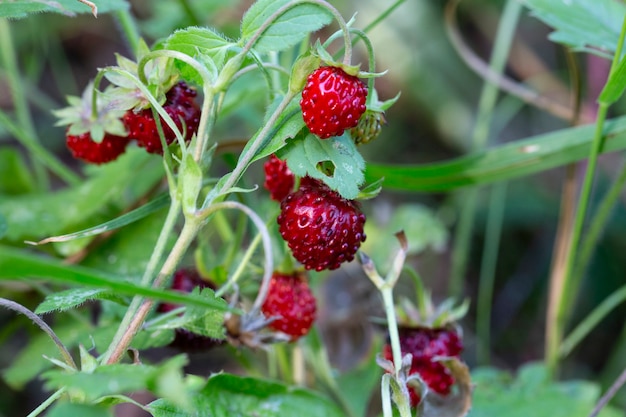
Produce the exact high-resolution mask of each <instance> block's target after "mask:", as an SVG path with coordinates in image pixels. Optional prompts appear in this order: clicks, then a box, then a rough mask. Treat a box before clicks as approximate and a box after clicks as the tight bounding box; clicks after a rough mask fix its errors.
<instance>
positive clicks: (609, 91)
mask: <svg viewBox="0 0 626 417" xmlns="http://www.w3.org/2000/svg"><path fill="white" fill-rule="evenodd" d="M625 89H626V59H624V58H622V60H621V61H620V63H619V65H618V66H617V68H616V69H615V72H613V74H611V76H610V77H609V80H608V81H607V83H606V84H605V85H604V88H602V92H601V93H600V95H599V96H598V103H600V104H606V105H611V104H613V103H615V102H616V101H617V100H619V98H620V97H621V96H622V94H624V90H625Z"/></svg>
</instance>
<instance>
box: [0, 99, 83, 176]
mask: <svg viewBox="0 0 626 417" xmlns="http://www.w3.org/2000/svg"><path fill="white" fill-rule="evenodd" d="M0 124H1V125H3V126H4V127H5V128H6V129H7V131H8V132H9V133H10V134H11V135H13V137H14V138H15V139H17V140H18V141H19V142H20V143H21V144H22V145H23V146H24V147H25V148H26V149H27V150H28V151H29V152H30V154H31V155H32V156H33V157H34V158H35V160H37V161H38V162H39V163H40V164H41V165H43V166H45V167H47V168H48V169H49V170H50V171H51V172H52V173H53V174H55V175H56V176H58V177H59V178H61V179H62V180H63V181H65V182H66V183H67V184H69V185H78V184H80V183H81V182H82V180H81V178H80V177H79V176H78V175H76V173H74V171H72V170H71V169H69V168H68V167H67V166H66V165H65V164H64V163H63V162H61V161H60V160H59V159H57V157H56V156H54V154H52V153H51V152H49V151H48V150H47V149H46V148H44V147H43V146H42V145H41V143H39V141H38V140H37V139H36V137H35V136H32V135H31V134H30V133H29V132H28V131H26V130H24V129H22V128H21V127H20V126H18V125H16V124H15V123H14V122H13V121H12V120H11V119H10V118H9V116H7V114H6V113H4V112H3V111H1V110H0Z"/></svg>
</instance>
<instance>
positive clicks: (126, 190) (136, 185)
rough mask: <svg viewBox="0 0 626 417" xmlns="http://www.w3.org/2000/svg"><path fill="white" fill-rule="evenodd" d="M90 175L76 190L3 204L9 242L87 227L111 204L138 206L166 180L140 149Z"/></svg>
mask: <svg viewBox="0 0 626 417" xmlns="http://www.w3.org/2000/svg"><path fill="white" fill-rule="evenodd" d="M90 171H91V172H92V173H93V174H92V175H91V176H90V178H89V179H87V180H85V181H84V182H82V183H81V184H80V185H78V186H76V187H73V188H66V189H63V190H60V191H58V192H55V193H46V194H28V195H23V196H18V197H15V198H11V199H10V200H5V201H2V202H0V214H1V215H3V216H4V217H5V218H6V220H7V222H8V224H9V228H8V231H7V234H6V237H5V238H6V239H8V240H10V241H18V240H20V239H24V238H26V239H30V240H39V239H40V238H43V237H47V236H51V235H56V234H59V232H63V231H66V230H68V229H71V228H72V227H76V226H77V225H80V224H81V223H82V224H84V223H85V222H86V221H88V220H89V219H90V218H92V217H93V216H95V215H96V214H98V213H101V212H102V211H103V210H105V209H107V206H108V205H110V204H111V203H117V204H119V202H123V201H125V200H127V199H130V200H131V201H132V202H134V201H135V200H136V199H137V198H139V196H142V195H144V194H145V193H146V192H147V191H148V190H150V189H151V188H152V187H153V186H154V185H155V184H156V183H157V182H158V181H159V180H160V179H161V178H162V176H163V164H162V162H161V161H160V160H159V159H158V158H151V157H150V155H148V154H146V152H145V151H142V150H140V149H137V150H135V151H131V150H129V152H127V153H126V154H125V155H123V156H122V157H121V158H119V159H118V160H116V161H114V162H111V163H109V164H107V165H105V166H102V167H97V168H90ZM137 172H141V175H137Z"/></svg>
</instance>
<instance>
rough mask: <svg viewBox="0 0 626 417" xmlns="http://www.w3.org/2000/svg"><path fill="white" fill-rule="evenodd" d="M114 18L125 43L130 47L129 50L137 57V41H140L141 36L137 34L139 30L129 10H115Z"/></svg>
mask: <svg viewBox="0 0 626 417" xmlns="http://www.w3.org/2000/svg"><path fill="white" fill-rule="evenodd" d="M114 16H115V18H116V20H117V22H118V24H119V25H120V28H121V29H122V32H123V33H124V37H125V38H126V41H128V45H129V46H130V50H131V51H132V52H133V54H134V55H135V56H137V51H139V40H140V39H141V35H140V34H139V28H138V27H137V23H136V22H135V19H134V18H133V16H132V15H131V13H130V10H129V9H122V10H116V11H115V12H114Z"/></svg>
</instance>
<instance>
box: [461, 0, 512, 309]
mask: <svg viewBox="0 0 626 417" xmlns="http://www.w3.org/2000/svg"><path fill="white" fill-rule="evenodd" d="M453 1H456V0H453ZM521 10H522V4H521V3H520V2H518V1H516V0H508V1H507V2H506V5H505V6H504V10H503V12H502V18H501V20H500V24H499V25H498V32H497V35H496V41H495V44H494V48H493V53H492V55H491V60H490V62H489V68H490V70H491V71H492V72H494V73H497V74H502V72H503V70H504V66H505V64H506V60H507V57H508V55H509V50H510V48H511V43H512V40H513V36H514V35H515V30H516V28H517V22H518V20H519V16H520V15H521ZM497 97H498V87H497V85H496V84H494V83H492V82H491V81H488V80H486V81H485V84H484V85H483V89H482V92H481V95H480V101H479V104H478V113H477V115H476V125H475V126H474V131H473V132H472V148H473V149H474V150H480V149H482V148H484V147H485V146H486V144H487V141H488V138H489V130H490V126H491V120H492V117H493V109H494V107H495V104H496V100H497ZM478 193H479V189H478V188H472V189H471V190H469V191H468V192H467V195H466V196H464V201H465V202H466V203H467V204H463V209H462V210H461V215H460V218H459V226H458V229H457V233H456V235H455V244H454V252H453V254H452V271H451V277H450V289H449V293H450V295H451V296H454V297H460V296H461V295H462V291H463V281H464V278H465V272H466V268H467V257H468V252H469V248H470V240H471V235H472V230H473V223H474V217H475V214H476V206H477V200H478Z"/></svg>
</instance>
